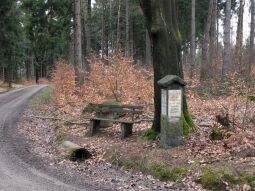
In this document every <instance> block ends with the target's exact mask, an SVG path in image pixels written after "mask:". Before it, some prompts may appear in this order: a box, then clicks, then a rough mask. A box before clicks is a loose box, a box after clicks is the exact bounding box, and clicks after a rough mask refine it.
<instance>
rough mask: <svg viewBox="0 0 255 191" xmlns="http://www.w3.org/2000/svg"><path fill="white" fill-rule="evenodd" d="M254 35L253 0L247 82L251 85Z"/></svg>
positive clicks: (254, 12) (252, 4) (254, 10)
mask: <svg viewBox="0 0 255 191" xmlns="http://www.w3.org/2000/svg"><path fill="white" fill-rule="evenodd" d="M254 37H255V2H254V0H251V29H250V48H249V49H250V50H249V63H248V72H247V80H246V81H247V82H248V84H249V85H250V81H251V69H252V68H251V66H252V64H253V63H254Z"/></svg>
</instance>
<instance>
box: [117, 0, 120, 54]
mask: <svg viewBox="0 0 255 191" xmlns="http://www.w3.org/2000/svg"><path fill="white" fill-rule="evenodd" d="M120 10H121V1H120V0H119V3H118V18H117V38H116V52H117V53H118V52H119V49H120Z"/></svg>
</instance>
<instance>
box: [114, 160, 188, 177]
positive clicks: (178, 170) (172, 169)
mask: <svg viewBox="0 0 255 191" xmlns="http://www.w3.org/2000/svg"><path fill="white" fill-rule="evenodd" d="M116 156H117V157H116ZM115 157H116V158H112V161H111V162H112V164H113V165H118V167H124V168H126V169H128V170H136V171H140V172H143V173H146V174H151V175H152V176H154V177H157V178H158V179H160V180H162V181H178V180H180V179H181V178H182V177H184V176H185V175H186V174H187V172H188V169H187V167H184V166H167V165H166V164H164V163H163V162H159V161H157V162H150V161H148V158H146V157H142V156H139V155H130V156H127V157H119V155H115Z"/></svg>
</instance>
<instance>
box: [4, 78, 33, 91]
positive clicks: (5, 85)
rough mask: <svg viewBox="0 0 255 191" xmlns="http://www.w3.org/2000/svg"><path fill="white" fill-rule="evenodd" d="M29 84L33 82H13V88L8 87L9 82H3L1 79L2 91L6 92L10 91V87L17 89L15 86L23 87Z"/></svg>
mask: <svg viewBox="0 0 255 191" xmlns="http://www.w3.org/2000/svg"><path fill="white" fill-rule="evenodd" d="M27 85H31V84H23V83H22V84H21V83H20V84H19V83H17V84H16V83H14V84H12V88H9V87H8V84H6V83H3V82H2V81H0V93H4V92H7V91H9V90H10V89H15V88H23V87H26V86H27Z"/></svg>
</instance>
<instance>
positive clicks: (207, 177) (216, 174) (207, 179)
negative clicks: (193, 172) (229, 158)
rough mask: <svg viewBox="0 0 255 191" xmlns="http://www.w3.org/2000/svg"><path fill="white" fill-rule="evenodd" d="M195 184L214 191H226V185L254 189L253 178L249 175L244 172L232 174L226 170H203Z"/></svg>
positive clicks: (254, 180) (254, 177)
mask: <svg viewBox="0 0 255 191" xmlns="http://www.w3.org/2000/svg"><path fill="white" fill-rule="evenodd" d="M197 182H198V183H200V184H201V185H202V186H203V187H204V188H206V189H210V190H215V191H219V190H226V186H227V184H229V185H240V184H248V185H250V186H251V187H252V188H255V176H252V175H249V174H247V173H245V172H241V173H236V174H234V173H232V172H231V171H229V170H226V169H221V170H212V169H205V170H204V171H203V173H202V175H201V177H200V178H199V179H198V180H197ZM226 183H227V184H226Z"/></svg>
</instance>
